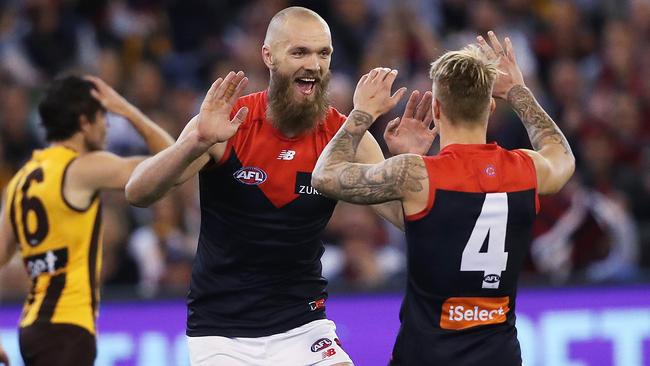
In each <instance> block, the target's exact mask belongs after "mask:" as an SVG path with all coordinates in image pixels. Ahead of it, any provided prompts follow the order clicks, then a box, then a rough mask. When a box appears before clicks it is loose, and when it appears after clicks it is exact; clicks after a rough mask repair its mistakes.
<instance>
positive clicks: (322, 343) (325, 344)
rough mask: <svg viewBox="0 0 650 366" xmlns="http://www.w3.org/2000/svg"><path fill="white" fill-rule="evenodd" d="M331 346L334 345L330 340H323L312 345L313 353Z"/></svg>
mask: <svg viewBox="0 0 650 366" xmlns="http://www.w3.org/2000/svg"><path fill="white" fill-rule="evenodd" d="M331 345H332V341H331V340H330V339H329V338H321V339H319V340H317V341H316V342H314V344H312V345H311V351H312V352H318V351H322V350H324V349H325V348H327V347H329V346H331Z"/></svg>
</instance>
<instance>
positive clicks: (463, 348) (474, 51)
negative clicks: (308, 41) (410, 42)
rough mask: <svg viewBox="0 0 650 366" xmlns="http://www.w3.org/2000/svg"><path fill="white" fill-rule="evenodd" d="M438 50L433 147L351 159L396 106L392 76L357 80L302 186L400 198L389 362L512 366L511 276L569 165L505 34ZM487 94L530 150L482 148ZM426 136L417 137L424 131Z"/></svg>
mask: <svg viewBox="0 0 650 366" xmlns="http://www.w3.org/2000/svg"><path fill="white" fill-rule="evenodd" d="M489 35H490V39H491V43H492V46H490V45H488V44H487V42H486V41H485V40H484V39H483V38H481V37H479V38H478V40H479V44H480V47H481V48H479V47H476V46H469V47H467V48H465V49H463V50H461V51H455V52H448V53H446V54H444V55H443V56H441V57H440V58H439V59H438V60H436V62H434V63H433V65H432V67H431V72H430V76H431V78H432V79H433V96H434V99H433V116H434V122H435V123H436V125H437V128H438V129H439V133H440V147H441V152H440V154H438V155H437V156H434V157H422V156H418V155H413V154H403V155H398V156H395V157H393V158H391V159H388V160H386V161H384V162H381V163H379V164H374V165H373V164H358V163H354V162H353V157H354V152H355V150H356V148H357V146H358V144H359V140H360V138H361V136H363V134H364V133H365V131H366V130H367V129H368V127H370V125H372V123H373V122H374V120H375V119H376V118H377V117H378V116H379V115H381V114H383V113H385V112H387V111H389V110H390V109H391V108H392V107H393V106H394V105H395V104H396V102H397V101H396V100H395V98H394V97H391V95H390V89H391V86H392V84H393V81H394V80H395V76H396V74H397V73H396V71H395V70H392V71H390V70H387V69H375V70H373V71H371V72H370V73H369V74H367V75H364V76H363V77H362V78H361V80H360V81H359V84H358V86H357V90H356V92H355V95H354V108H355V109H354V110H353V111H352V113H350V116H349V117H348V119H347V121H346V122H345V124H344V125H343V127H342V128H341V129H340V130H339V132H338V133H337V134H336V136H335V137H334V138H333V139H332V141H330V143H329V144H328V146H327V147H326V148H325V151H324V152H323V154H322V155H321V156H320V158H319V160H318V162H317V164H316V168H315V169H314V173H313V178H312V185H313V186H314V187H315V188H316V189H318V190H319V191H320V192H322V193H323V194H325V195H327V196H329V197H332V198H337V199H340V200H345V201H350V202H355V203H364V204H376V203H380V202H385V201H388V200H401V201H402V204H403V206H404V213H405V220H406V223H405V226H406V237H407V242H408V268H409V272H408V285H407V291H406V296H405V299H404V302H403V304H402V310H401V313H400V319H401V323H402V324H401V328H400V332H399V334H398V336H397V341H396V343H395V347H394V350H393V355H392V360H391V365H501V366H508V365H520V364H521V352H520V347H519V342H518V341H517V336H516V335H517V332H516V329H515V314H514V306H515V297H516V289H517V279H518V276H519V272H520V270H521V267H522V264H523V261H524V257H525V254H526V251H527V248H528V245H529V244H530V240H531V227H532V224H533V220H534V218H535V215H536V212H537V210H538V209H539V204H538V197H537V195H538V194H549V193H555V192H557V191H558V190H559V189H560V188H562V186H563V185H564V184H565V183H566V182H567V181H568V179H569V178H570V177H571V175H572V174H573V170H574V157H573V154H572V152H571V149H570V147H569V144H568V143H567V141H566V139H565V137H564V136H563V134H562V132H561V131H560V130H559V129H558V127H557V126H556V125H555V123H554V122H553V121H552V120H551V118H550V117H549V116H548V115H547V114H546V113H545V112H544V110H543V109H542V108H541V107H540V106H539V104H538V103H537V102H536V101H535V98H534V97H533V95H532V93H531V92H530V90H528V89H527V88H526V86H525V84H524V81H523V77H522V75H521V71H520V70H519V67H518V66H517V62H516V60H515V57H514V52H513V49H512V44H511V43H510V40H509V39H508V38H506V40H505V43H506V47H505V49H504V48H503V47H502V46H501V43H500V42H499V41H498V39H497V38H496V36H495V35H494V33H492V32H490V33H489ZM492 97H496V98H501V99H505V100H507V101H508V103H509V104H510V106H511V107H512V108H513V109H514V111H515V112H516V113H517V114H518V115H519V117H520V118H521V120H522V122H523V124H524V126H525V127H526V129H527V131H528V134H529V137H530V140H531V143H532V146H533V147H534V148H535V151H532V150H513V151H509V150H505V149H503V148H501V147H499V146H498V145H497V144H494V143H492V144H486V131H487V123H488V117H489V115H490V113H491V111H492V110H493V109H494V106H495V102H494V99H493V98H492ZM423 133H424V131H423Z"/></svg>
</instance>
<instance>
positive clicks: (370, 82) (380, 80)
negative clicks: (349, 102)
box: [353, 67, 406, 119]
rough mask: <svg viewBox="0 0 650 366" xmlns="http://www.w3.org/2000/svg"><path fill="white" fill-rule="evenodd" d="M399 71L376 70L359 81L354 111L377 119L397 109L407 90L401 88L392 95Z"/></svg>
mask: <svg viewBox="0 0 650 366" xmlns="http://www.w3.org/2000/svg"><path fill="white" fill-rule="evenodd" d="M396 77H397V70H391V69H388V68H381V67H379V68H375V69H372V70H371V71H370V72H369V73H367V74H365V75H363V76H362V77H361V79H359V83H358V84H357V88H356V90H355V91H354V97H353V101H354V109H356V110H359V111H363V112H366V113H368V114H370V115H371V116H373V117H374V118H375V119H377V117H379V116H381V115H382V114H384V113H386V112H388V111H390V110H391V109H393V108H394V107H395V105H396V104H397V102H399V101H400V99H402V96H404V93H405V92H406V88H400V89H399V90H397V91H396V92H395V93H394V94H392V95H391V93H390V91H391V88H392V87H393V82H394V81H395V78H396Z"/></svg>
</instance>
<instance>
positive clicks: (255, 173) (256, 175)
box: [232, 166, 268, 186]
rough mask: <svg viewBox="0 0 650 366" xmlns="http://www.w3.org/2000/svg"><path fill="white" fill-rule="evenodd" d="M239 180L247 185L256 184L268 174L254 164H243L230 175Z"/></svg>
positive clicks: (262, 180) (262, 181) (260, 182)
mask: <svg viewBox="0 0 650 366" xmlns="http://www.w3.org/2000/svg"><path fill="white" fill-rule="evenodd" d="M232 176H233V177H234V178H235V179H237V180H238V181H239V182H241V183H244V184H247V185H249V186H256V185H259V184H262V183H264V182H265V181H266V178H267V177H268V175H267V174H266V172H265V171H264V170H262V169H260V168H257V167H254V166H245V167H242V168H240V169H239V170H237V171H236V172H234V173H233V175H232Z"/></svg>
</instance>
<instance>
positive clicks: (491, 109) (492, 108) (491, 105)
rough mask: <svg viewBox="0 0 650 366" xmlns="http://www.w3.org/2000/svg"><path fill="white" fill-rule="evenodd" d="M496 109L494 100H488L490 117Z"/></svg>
mask: <svg viewBox="0 0 650 366" xmlns="http://www.w3.org/2000/svg"><path fill="white" fill-rule="evenodd" d="M495 109H497V102H496V101H495V100H494V98H490V115H491V114H492V113H494V110H495Z"/></svg>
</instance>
